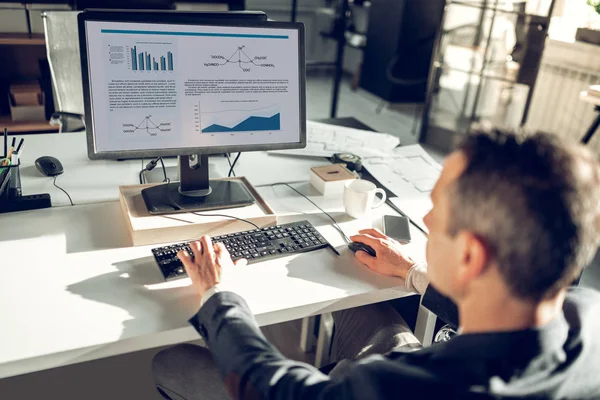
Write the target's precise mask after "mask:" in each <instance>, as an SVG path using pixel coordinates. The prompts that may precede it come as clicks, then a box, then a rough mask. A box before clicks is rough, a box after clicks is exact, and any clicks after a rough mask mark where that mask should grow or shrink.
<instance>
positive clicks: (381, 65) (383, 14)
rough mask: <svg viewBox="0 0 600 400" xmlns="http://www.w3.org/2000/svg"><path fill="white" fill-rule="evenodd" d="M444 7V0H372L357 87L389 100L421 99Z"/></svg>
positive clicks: (423, 99)
mask: <svg viewBox="0 0 600 400" xmlns="http://www.w3.org/2000/svg"><path fill="white" fill-rule="evenodd" d="M444 6H445V1H444V0H377V1H373V2H372V3H371V9H370V11H369V29H368V32H367V45H366V48H365V52H364V59H363V64H362V68H361V78H360V86H361V87H362V88H363V89H365V90H368V91H369V92H371V93H373V94H375V95H377V96H378V97H381V98H382V99H384V100H387V101H389V102H393V103H421V102H424V101H425V93H426V88H427V77H428V75H429V69H430V67H431V58H432V56H433V47H434V43H435V40H436V37H437V33H438V30H439V29H440V24H441V20H442V16H443V14H444Z"/></svg>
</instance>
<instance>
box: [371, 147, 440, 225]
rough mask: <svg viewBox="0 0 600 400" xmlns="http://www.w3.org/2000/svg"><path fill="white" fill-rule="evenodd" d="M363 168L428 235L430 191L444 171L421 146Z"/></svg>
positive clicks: (400, 150)
mask: <svg viewBox="0 0 600 400" xmlns="http://www.w3.org/2000/svg"><path fill="white" fill-rule="evenodd" d="M363 165H364V166H365V168H366V169H367V171H369V173H371V175H373V177H374V178H375V179H377V180H378V181H379V182H380V183H381V184H382V185H383V186H385V187H386V188H387V189H388V190H389V191H391V192H392V193H394V195H396V196H397V197H395V198H392V199H390V201H392V202H393V204H394V205H395V206H396V207H398V208H399V209H400V210H401V211H402V212H404V213H405V214H406V215H408V216H409V217H410V218H411V219H412V220H413V221H414V222H415V223H416V224H418V225H419V226H420V227H421V228H422V229H423V230H424V231H426V232H427V227H426V226H425V224H424V223H423V217H424V216H425V215H426V214H427V213H428V212H429V211H430V210H431V207H432V203H431V199H430V194H431V191H432V190H433V187H434V185H435V183H436V182H437V180H438V179H439V176H440V173H441V169H442V167H441V166H440V165H439V164H438V163H437V162H436V161H435V160H434V159H433V158H432V157H431V156H430V155H429V154H428V153H427V152H426V151H425V150H424V149H423V148H422V147H421V146H419V145H411V146H403V147H398V148H396V149H394V150H393V152H392V153H391V154H388V155H387V156H384V157H372V158H367V159H365V160H364V162H363Z"/></svg>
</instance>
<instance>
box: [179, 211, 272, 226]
mask: <svg viewBox="0 0 600 400" xmlns="http://www.w3.org/2000/svg"><path fill="white" fill-rule="evenodd" d="M191 214H195V215H198V216H200V217H223V218H230V219H237V220H238V221H242V222H245V223H247V224H250V225H252V226H253V227H255V228H256V229H260V226H258V225H256V224H255V223H254V222H251V221H248V220H247V219H244V218H238V217H234V216H233V215H227V214H201V213H199V212H194V211H192V212H191Z"/></svg>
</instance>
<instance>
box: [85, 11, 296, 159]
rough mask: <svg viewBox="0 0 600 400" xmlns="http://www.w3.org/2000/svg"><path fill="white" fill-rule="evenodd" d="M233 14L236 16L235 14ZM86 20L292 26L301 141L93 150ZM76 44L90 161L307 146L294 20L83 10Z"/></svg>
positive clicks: (225, 15) (232, 25)
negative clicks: (298, 84) (295, 50)
mask: <svg viewBox="0 0 600 400" xmlns="http://www.w3.org/2000/svg"><path fill="white" fill-rule="evenodd" d="M234 15H236V16H235V17H234ZM87 21H102V22H133V23H140V22H143V23H147V24H177V25H202V26H227V27H248V28H269V29H288V30H289V29H295V30H297V31H298V57H299V65H298V74H299V76H298V78H299V83H300V99H299V100H300V110H299V112H300V113H299V119H300V124H299V129H300V132H299V133H300V140H299V141H298V142H293V143H273V144H250V145H247V144H244V145H227V146H211V147H183V148H170V149H145V150H123V151H101V152H98V151H96V146H95V142H96V135H95V130H94V119H93V115H92V98H91V85H90V77H89V66H88V54H87V38H86V29H85V25H86V22H87ZM78 29H79V46H80V53H81V73H82V79H83V82H82V83H83V102H84V110H85V116H84V118H85V126H86V136H87V148H88V157H89V158H90V159H91V160H115V159H117V160H119V159H131V158H154V157H172V156H186V155H192V154H222V153H237V152H247V151H268V150H287V149H299V148H304V147H306V63H305V60H306V49H305V39H304V25H303V24H302V23H297V22H276V21H265V20H264V19H263V18H261V14H260V13H255V14H252V13H182V14H179V13H175V12H152V13H147V12H142V13H133V12H125V13H123V12H110V11H86V12H82V13H80V14H79V15H78Z"/></svg>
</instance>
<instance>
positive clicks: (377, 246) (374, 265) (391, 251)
mask: <svg viewBox="0 0 600 400" xmlns="http://www.w3.org/2000/svg"><path fill="white" fill-rule="evenodd" d="M350 239H351V240H352V241H353V242H361V243H364V244H366V245H369V246H371V247H372V248H373V250H375V252H376V253H377V256H376V257H372V256H370V255H369V254H367V253H365V252H364V251H357V252H356V258H357V259H358V261H360V262H362V263H363V264H365V265H366V266H367V267H369V269H371V270H373V271H375V272H377V273H379V274H381V275H385V276H395V277H400V278H404V279H406V275H407V274H408V271H409V270H410V269H411V268H412V266H414V265H415V264H416V262H414V261H413V260H412V259H411V258H410V257H409V256H408V255H407V254H405V253H404V252H403V251H402V245H401V244H400V242H398V241H396V240H394V239H392V238H390V237H388V236H386V235H384V234H383V233H382V232H381V231H380V230H378V229H364V230H362V231H360V232H359V235H355V236H352V237H351V238H350Z"/></svg>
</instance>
